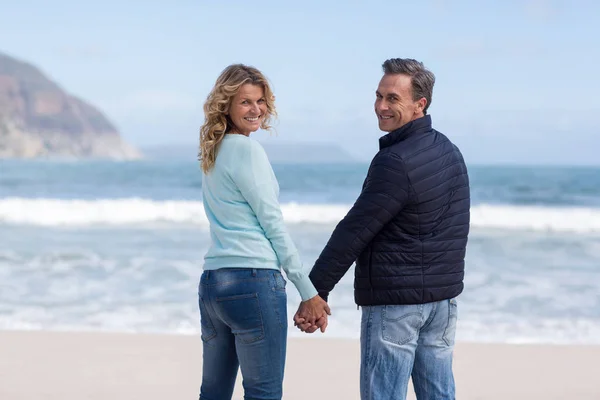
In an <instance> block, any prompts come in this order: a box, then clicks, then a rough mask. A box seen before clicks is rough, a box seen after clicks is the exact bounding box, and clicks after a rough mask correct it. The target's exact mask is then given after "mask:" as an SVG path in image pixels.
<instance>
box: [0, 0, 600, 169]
mask: <svg viewBox="0 0 600 400" xmlns="http://www.w3.org/2000/svg"><path fill="white" fill-rule="evenodd" d="M599 15H600V2H594V1H586V0H579V1H578V0H571V1H550V0H545V1H544V0H537V1H536V0H522V1H509V0H507V1H503V2H499V1H475V0H474V1H467V0H465V1H450V0H446V1H443V0H437V1H413V2H407V1H398V0H395V1H379V0H369V1H326V0H321V1H313V0H307V1H303V2H285V1H269V0H264V1H262V2H247V1H201V0H196V1H186V0H171V1H169V2H159V1H152V0H147V1H144V2H141V1H137V0H130V1H128V2H122V1H119V2H117V1H113V0H104V1H102V2H99V1H98V2H93V3H92V2H82V1H67V0H55V1H53V2H47V1H42V0H18V1H16V0H0V52H4V53H6V54H8V55H10V56H13V57H16V58H18V59H20V60H23V61H27V62H29V63H32V64H34V65H35V66H37V67H38V68H40V69H41V70H42V71H43V72H44V73H45V74H46V75H47V76H48V77H49V78H51V79H52V80H54V81H55V82H56V83H57V84H59V86H61V87H62V88H63V89H64V90H66V91H67V92H69V93H70V94H73V95H75V96H78V97H80V98H83V99H85V100H86V101H88V102H90V103H91V104H93V105H95V106H96V107H98V108H99V109H100V110H102V111H103V112H104V113H105V115H106V116H107V117H108V118H109V119H110V120H111V121H112V122H113V123H114V124H115V125H116V126H117V128H118V130H119V132H120V133H121V134H122V136H123V137H124V138H125V140H127V141H128V142H130V143H132V144H134V145H136V146H141V147H146V146H153V145H162V144H189V145H191V146H197V143H198V129H199V127H200V125H201V124H202V122H203V118H204V117H203V114H202V105H203V103H204V101H205V99H206V95H207V94H208V92H209V91H210V89H211V87H212V85H213V84H214V82H215V80H216V78H217V76H218V75H219V74H220V72H221V71H222V70H223V69H224V68H225V67H226V66H227V65H229V64H232V63H238V62H241V63H245V64H248V65H253V66H255V67H257V68H259V69H260V70H261V71H263V72H264V73H265V75H266V76H267V77H268V79H269V81H270V82H271V84H272V86H273V89H274V92H275V95H276V99H277V110H278V113H279V118H278V121H277V123H276V125H275V127H276V134H272V135H270V134H269V133H267V132H257V133H256V134H255V136H254V137H256V138H257V139H259V140H261V141H264V142H273V141H277V142H279V143H297V142H325V143H334V144H337V145H339V146H341V147H343V148H344V149H346V150H347V151H348V152H350V153H351V154H352V155H353V156H354V157H356V158H358V159H362V160H368V159H370V158H371V157H372V156H373V155H374V154H375V152H376V151H377V148H378V138H379V137H380V136H381V135H383V134H384V133H383V132H381V131H379V129H378V128H377V120H376V117H375V113H374V111H373V102H374V99H375V90H376V88H377V84H378V82H379V79H380V78H381V75H382V71H381V64H382V63H383V61H385V60H386V59H388V58H395V57H403V58H415V59H417V60H419V61H422V62H423V63H424V64H425V65H426V66H427V67H428V68H429V69H430V70H431V71H432V72H433V73H434V74H435V75H436V84H435V88H434V92H433V99H432V103H431V107H430V108H429V113H430V114H431V117H432V120H433V126H434V128H436V129H437V130H439V131H441V132H443V133H444V134H446V135H447V136H448V137H450V139H451V140H453V141H454V142H455V143H456V144H457V145H458V146H459V147H460V148H461V150H462V151H463V153H464V155H465V158H466V159H467V162H468V163H474V164H569V165H579V164H596V165H598V164H600V155H599V153H600V97H599V96H598V95H597V94H598V93H599V92H600V79H599V77H598V71H600V67H598V65H599V64H600V24H599V23H598V16H599Z"/></svg>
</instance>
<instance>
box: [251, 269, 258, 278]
mask: <svg viewBox="0 0 600 400" xmlns="http://www.w3.org/2000/svg"><path fill="white" fill-rule="evenodd" d="M257 274H258V271H257V270H256V268H252V276H254V277H256V275H257Z"/></svg>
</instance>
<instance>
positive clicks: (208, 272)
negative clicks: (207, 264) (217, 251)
mask: <svg viewBox="0 0 600 400" xmlns="http://www.w3.org/2000/svg"><path fill="white" fill-rule="evenodd" d="M206 279H210V270H208V271H206Z"/></svg>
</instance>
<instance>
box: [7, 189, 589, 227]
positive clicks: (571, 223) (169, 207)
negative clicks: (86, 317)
mask: <svg viewBox="0 0 600 400" xmlns="http://www.w3.org/2000/svg"><path fill="white" fill-rule="evenodd" d="M350 207H351V206H350V205H348V204H298V203H285V204H282V212H283V215H284V218H285V220H286V222H288V223H310V224H335V223H337V222H338V221H340V220H341V219H342V218H343V217H344V216H345V215H346V213H347V212H348V210H349V209H350ZM148 222H169V223H189V224H196V225H207V223H208V222H207V219H206V215H205V214H204V208H203V207H202V203H201V202H199V201H181V200H168V201H156V200H149V199H141V198H124V199H97V200H77V199H76V200H62V199H27V198H16V197H12V198H3V199H0V223H10V224H26V225H39V226H78V225H79V226H80V225H94V224H105V225H127V224H137V223H148ZM471 225H472V227H475V228H491V229H510V230H529V231H552V232H575V233H597V232H600V208H584V207H543V206H512V205H489V204H482V205H475V206H473V207H472V209H471Z"/></svg>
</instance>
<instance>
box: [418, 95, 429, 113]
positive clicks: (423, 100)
mask: <svg viewBox="0 0 600 400" xmlns="http://www.w3.org/2000/svg"><path fill="white" fill-rule="evenodd" d="M426 105H427V99H426V98H425V97H421V98H420V99H419V100H417V109H416V110H415V111H416V112H417V113H422V112H424V110H425V106H426Z"/></svg>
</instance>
